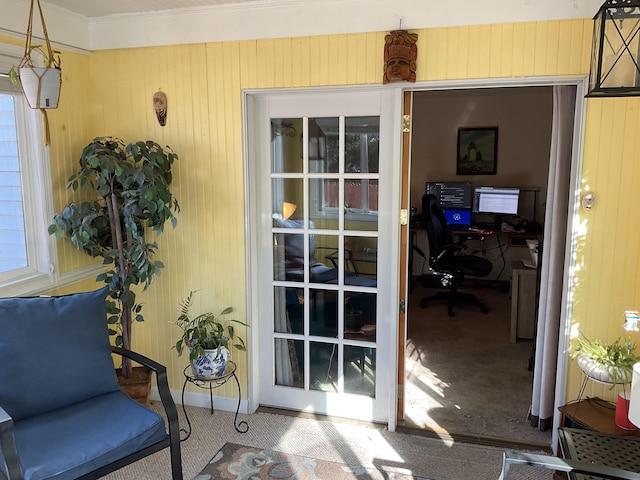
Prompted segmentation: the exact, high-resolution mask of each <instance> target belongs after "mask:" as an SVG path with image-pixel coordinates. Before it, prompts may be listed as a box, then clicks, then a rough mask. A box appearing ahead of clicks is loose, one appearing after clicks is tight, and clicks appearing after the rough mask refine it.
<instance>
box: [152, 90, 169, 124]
mask: <svg viewBox="0 0 640 480" xmlns="http://www.w3.org/2000/svg"><path fill="white" fill-rule="evenodd" d="M153 108H154V110H155V111H156V117H157V118H158V123H159V124H160V126H161V127H164V126H165V125H166V123H167V96H166V95H165V93H164V92H160V91H158V92H156V93H154V94H153Z"/></svg>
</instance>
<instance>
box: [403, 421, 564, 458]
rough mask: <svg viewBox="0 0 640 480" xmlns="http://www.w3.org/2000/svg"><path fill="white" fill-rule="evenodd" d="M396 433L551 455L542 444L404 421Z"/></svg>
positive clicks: (548, 446) (549, 449) (547, 448)
mask: <svg viewBox="0 0 640 480" xmlns="http://www.w3.org/2000/svg"><path fill="white" fill-rule="evenodd" d="M396 431H397V432H401V433H407V434H411V435H421V436H425V437H431V438H439V439H442V440H448V441H451V442H460V443H469V444H473V445H482V446H486V447H500V448H510V449H515V450H535V451H543V452H544V453H547V454H551V453H552V451H551V446H550V445H548V444H546V443H542V442H533V441H524V440H519V439H517V438H503V437H495V436H492V435H480V434H476V433H466V432H450V431H448V430H445V429H443V428H431V427H424V426H420V425H416V424H415V423H411V422H407V421H404V420H401V421H398V424H397V426H396Z"/></svg>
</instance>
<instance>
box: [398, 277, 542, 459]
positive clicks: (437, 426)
mask: <svg viewBox="0 0 640 480" xmlns="http://www.w3.org/2000/svg"><path fill="white" fill-rule="evenodd" d="M436 291H437V290H433V289H426V288H422V287H420V286H419V285H418V286H416V287H415V288H414V290H413V292H412V295H411V296H410V301H409V315H408V351H407V359H406V363H407V385H406V386H405V405H406V416H405V420H406V422H407V424H408V425H416V426H418V427H424V428H426V429H427V430H434V431H438V432H446V433H448V434H453V435H455V434H465V435H469V436H477V437H479V441H483V438H482V437H486V438H484V441H491V440H492V439H493V438H497V439H502V440H506V441H507V442H509V441H512V440H513V441H518V442H527V443H532V444H536V445H537V444H540V445H544V446H547V447H548V446H550V444H551V431H550V430H549V431H546V432H540V431H538V430H536V429H534V428H532V427H531V426H530V424H529V420H528V418H527V416H528V413H529V406H530V404H531V389H532V380H533V374H532V372H531V371H529V369H528V367H529V359H530V357H531V356H532V353H533V343H532V342H531V341H519V342H517V343H511V341H510V329H511V299H510V298H509V294H508V292H507V291H506V289H504V288H503V289H497V288H492V287H483V288H479V289H467V290H466V291H470V292H471V293H474V294H475V295H476V296H477V297H478V299H480V300H481V301H482V302H484V303H485V304H486V305H487V307H488V308H489V313H488V314H486V315H484V314H482V313H480V310H479V309H478V308H477V307H474V306H472V305H469V304H461V305H459V306H456V308H455V311H456V316H455V317H453V318H450V317H449V316H448V315H447V309H446V304H445V303H443V302H440V303H433V304H431V305H430V306H429V307H428V308H426V309H421V308H420V299H421V298H422V297H424V296H428V295H431V294H433V293H434V292H436Z"/></svg>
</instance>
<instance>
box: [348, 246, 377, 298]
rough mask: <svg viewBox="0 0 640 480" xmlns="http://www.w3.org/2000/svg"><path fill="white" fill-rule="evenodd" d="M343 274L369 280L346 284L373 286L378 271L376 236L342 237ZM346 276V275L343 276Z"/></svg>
mask: <svg viewBox="0 0 640 480" xmlns="http://www.w3.org/2000/svg"><path fill="white" fill-rule="evenodd" d="M344 260H345V266H344V268H345V271H346V272H347V273H345V276H349V275H350V274H353V275H355V276H357V277H365V278H368V279H370V280H371V281H368V282H367V281H365V280H364V279H363V280H359V281H358V283H353V282H351V283H350V282H348V281H347V280H345V283H346V284H347V285H360V286H361V287H375V286H376V283H377V282H376V280H377V278H378V277H377V272H378V239H377V238H376V237H359V236H345V237H344ZM345 278H346V277H345Z"/></svg>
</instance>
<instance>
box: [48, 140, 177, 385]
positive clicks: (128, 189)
mask: <svg viewBox="0 0 640 480" xmlns="http://www.w3.org/2000/svg"><path fill="white" fill-rule="evenodd" d="M177 159H178V156H177V155H176V154H175V153H174V152H173V151H172V150H171V148H170V147H164V148H163V147H161V146H160V145H158V144H157V143H155V142H152V141H146V142H136V143H130V144H128V145H125V144H124V142H123V141H122V140H120V139H118V138H113V137H98V138H95V139H94V140H93V141H92V142H91V143H89V144H88V145H87V146H86V147H85V148H84V149H83V151H82V156H81V157H80V170H79V171H78V172H76V173H74V174H73V175H72V176H71V177H70V178H69V181H68V182H67V188H72V189H73V190H74V191H76V190H78V189H81V190H84V191H89V192H91V193H92V194H93V195H92V197H94V198H95V196H97V199H96V200H85V201H82V202H72V203H70V204H69V205H67V206H66V207H65V208H64V209H63V210H62V212H61V213H57V214H55V216H54V218H53V223H52V225H51V226H50V227H49V233H51V234H55V235H56V236H57V237H58V238H60V237H62V236H66V237H68V238H69V239H70V240H71V241H72V242H73V244H74V245H75V246H76V247H77V248H78V249H79V250H83V251H84V252H86V253H88V254H89V255H91V256H92V257H101V258H102V259H103V263H104V264H105V265H108V267H107V270H106V271H105V272H104V273H101V274H100V275H98V277H97V278H96V280H98V281H102V282H104V283H106V284H107V285H108V286H109V297H108V298H107V317H108V322H109V324H110V328H109V332H110V334H112V335H114V336H115V341H114V343H115V344H116V345H117V346H122V347H123V348H126V349H130V348H131V325H132V323H133V320H136V321H139V322H141V321H143V320H144V319H143V316H142V313H141V311H142V305H141V304H139V303H137V301H136V294H135V292H134V290H133V289H132V287H133V286H134V285H142V286H143V289H146V288H147V287H148V286H149V285H150V284H151V282H152V281H153V279H154V277H155V276H156V275H158V274H159V273H160V270H161V269H162V268H163V267H164V265H163V263H162V262H160V261H159V260H154V259H153V257H154V254H155V253H156V250H157V248H158V245H157V243H155V242H151V243H149V242H148V241H147V240H146V239H145V232H146V231H147V230H148V229H151V230H153V231H154V232H156V233H161V232H162V231H163V230H164V225H165V223H166V222H167V221H168V220H171V223H172V225H173V226H174V227H175V225H176V218H175V217H174V214H173V213H174V212H177V211H178V210H179V206H178V202H177V200H176V199H175V198H174V197H173V195H172V193H171V190H170V188H169V187H170V185H171V180H172V174H171V166H172V164H173V162H174V161H176V160H177ZM132 372H133V370H132V367H131V363H130V362H123V365H122V375H123V376H124V377H125V378H130V377H131V375H132Z"/></svg>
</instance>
